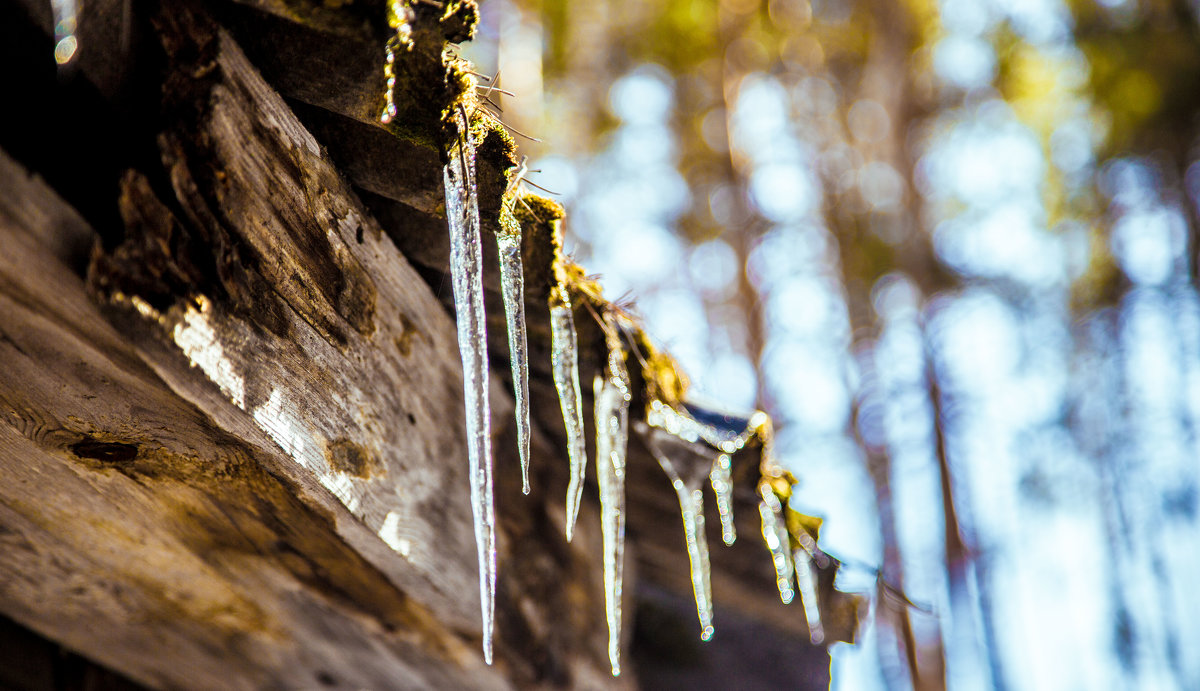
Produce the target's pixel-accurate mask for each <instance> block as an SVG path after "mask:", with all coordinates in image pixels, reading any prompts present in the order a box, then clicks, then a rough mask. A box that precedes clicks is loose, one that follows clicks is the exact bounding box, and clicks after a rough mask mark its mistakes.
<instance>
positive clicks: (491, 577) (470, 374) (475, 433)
mask: <svg viewBox="0 0 1200 691" xmlns="http://www.w3.org/2000/svg"><path fill="white" fill-rule="evenodd" d="M459 113H460V117H459V122H458V126H459V132H460V133H461V134H460V135H459V140H458V143H457V144H456V145H455V146H454V147H453V149H451V151H450V162H449V163H448V164H447V165H446V167H445V170H444V182H445V186H446V219H447V222H448V224H449V226H450V273H451V276H452V277H453V283H454V309H455V312H456V314H457V322H458V351H459V355H461V356H462V364H463V396H464V399H465V408H466V415H467V419H466V424H467V455H468V458H469V460H470V479H471V512H472V514H473V515H474V518H475V544H476V548H477V552H478V557H479V601H480V602H479V604H480V609H481V610H482V616H483V657H484V660H485V661H486V662H487V663H488V664H489V665H490V664H491V663H492V632H493V628H494V624H493V621H494V614H495V602H496V516H495V509H494V506H493V504H492V449H491V433H490V430H489V427H490V417H491V411H490V409H489V406H488V398H487V384H488V361H487V333H486V328H487V327H486V314H485V313H484V309H483V274H482V267H481V265H480V255H481V246H480V239H479V204H478V200H477V198H476V187H475V148H474V145H473V144H472V142H471V138H470V134H469V130H468V119H467V117H466V113H465V112H463V111H461V110H460V112H459Z"/></svg>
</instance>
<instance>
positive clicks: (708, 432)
mask: <svg viewBox="0 0 1200 691" xmlns="http://www.w3.org/2000/svg"><path fill="white" fill-rule="evenodd" d="M401 35H402V34H401ZM401 46H403V43H402V42H399V41H398V42H397V44H396V45H393V44H392V43H391V42H389V49H388V56H389V61H388V72H389V74H388V77H389V84H388V85H389V87H391V86H392V83H393V81H392V80H393V79H394V75H393V74H392V72H391V65H392V61H393V60H394V52H393V51H394V50H395V49H397V48H399V47H401ZM390 92H391V89H390V88H389V94H388V96H389V98H388V99H387V104H386V106H385V110H384V113H383V115H382V117H381V120H383V121H384V122H385V123H386V122H388V121H390V119H391V118H392V116H393V115H394V114H395V108H394V104H393V103H392V100H391V93H390ZM470 119H471V118H470V115H469V114H468V112H467V111H466V109H465V108H463V107H462V106H459V107H458V110H457V112H456V113H455V120H456V125H457V129H458V132H459V137H458V140H457V141H456V142H455V143H454V145H453V146H452V147H451V150H450V151H449V155H448V162H447V163H446V166H445V170H444V182H445V193H446V217H447V223H448V226H449V233H450V271H451V276H452V283H453V290H454V304H455V310H456V313H457V326H458V344H459V351H460V355H461V358H462V364H463V393H464V399H465V406H464V407H465V410H466V428H467V438H468V458H469V464H470V484H471V509H472V513H473V516H474V526H475V538H476V545H477V552H478V558H479V593H480V606H481V613H482V624H483V626H482V628H483V651H484V659H485V660H486V661H487V662H488V664H491V661H492V640H493V632H494V621H495V616H494V615H495V597H496V595H495V593H496V547H495V545H496V528H495V510H494V505H493V498H492V485H493V481H492V450H491V433H490V429H489V426H490V410H489V404H488V399H487V390H488V386H487V383H488V376H489V372H488V353H487V334H486V324H485V321H486V315H485V313H484V299H483V298H484V296H483V278H482V266H481V256H482V246H481V234H480V216H479V206H478V202H477V196H476V180H475V142H474V141H473V140H472V136H473V135H472V128H471V121H470ZM520 179H521V172H520V171H518V172H517V174H515V175H513V176H512V177H511V179H510V184H509V186H508V189H507V190H506V192H505V194H504V197H503V200H502V205H501V210H500V230H499V232H498V233H497V234H496V241H497V249H498V251H499V257H500V276H501V292H502V297H503V300H504V308H505V313H506V316H507V326H508V343H509V349H510V356H511V366H512V380H513V393H514V397H515V400H516V406H515V410H516V422H517V432H518V435H517V437H518V445H519V450H520V458H521V473H522V481H523V482H522V485H523V488H524V491H525V493H526V494H528V493H529V435H530V431H529V424H530V423H529V375H528V361H527V358H528V356H527V343H526V338H527V337H526V328H525V313H524V310H525V303H524V285H523V282H524V278H523V276H524V272H523V269H522V265H521V261H522V260H521V237H522V232H521V227H520V224H519V223H518V221H517V219H516V217H515V215H514V214H513V204H514V203H516V201H517V200H518V199H519V195H520V193H521V190H520V189H519V187H520V184H519V183H520ZM549 311H550V325H551V361H552V362H551V364H552V371H553V377H554V384H555V387H556V389H557V391H558V396H559V402H560V406H561V409H562V415H563V422H564V427H565V430H566V437H567V455H568V459H569V462H570V482H569V486H568V489H567V497H566V526H565V532H566V538H567V540H568V541H570V540H571V538H572V537H573V535H574V529H575V523H576V519H577V518H578V515H579V506H580V503H581V499H582V495H583V485H584V471H585V469H586V467H587V452H586V442H585V439H584V419H583V418H584V414H583V407H582V397H581V394H580V383H579V357H578V344H577V335H576V331H575V322H574V309H573V306H572V303H571V294H570V286H569V284H568V283H567V281H566V280H563V279H561V278H560V281H559V283H558V285H556V286H554V287H553V288H552V290H551V292H550V296H549ZM598 320H599V321H600V326H601V329H602V331H603V332H604V334H605V339H606V345H607V351H608V358H607V362H606V363H604V366H603V367H602V369H601V371H600V372H599V373H598V374H597V375H596V377H595V379H594V381H593V397H594V415H595V429H596V454H597V459H596V478H597V484H598V486H599V490H600V506H601V530H602V537H603V551H604V553H603V565H604V588H605V613H606V618H607V620H608V632H609V639H608V653H609V660H610V662H611V665H612V673H613V675H614V676H616V675H618V674H620V669H621V666H620V637H621V596H622V572H623V568H624V551H625V550H624V539H625V460H626V451H627V447H628V441H629V405H630V402H631V401H632V398H633V396H632V391H631V385H630V378H629V372H628V370H627V367H626V360H627V350H626V348H625V345H624V343H625V340H624V339H623V336H624V337H625V338H626V339H628V338H629V328H630V327H631V325H630V324H629V323H628V321H627V319H626V318H625V317H624V315H619V314H614V313H611V312H605V313H604V314H603V316H598ZM630 342H631V343H632V341H630ZM635 430H636V431H637V433H638V435H639V436H640V437H641V439H642V440H643V441H644V443H645V445H646V447H647V448H648V449H649V450H650V452H651V453H652V455H653V456H654V457H655V459H656V460H657V461H658V463H659V465H660V466H661V467H662V469H663V472H664V473H666V475H667V477H668V478H669V479H670V481H671V484H672V486H673V487H674V489H675V492H676V495H677V496H678V499H679V507H680V515H681V517H682V521H683V529H684V538H685V542H686V544H687V553H688V561H689V564H690V572H691V582H692V589H693V592H694V594H695V600H696V613H697V616H698V618H699V622H700V638H701V639H702V640H709V639H710V638H711V637H712V635H713V632H714V629H713V603H712V586H711V575H710V566H709V555H708V545H707V542H706V539H705V532H704V494H703V486H704V484H705V480H707V481H708V483H709V484H710V485H711V487H712V490H713V493H714V494H715V496H716V504H717V512H718V515H719V516H720V521H721V535H722V538H723V540H724V542H725V544H726V545H731V544H733V542H734V540H735V539H736V532H735V530H734V523H733V498H732V492H733V481H732V477H731V459H732V456H733V454H735V453H736V452H738V451H739V450H741V449H742V448H743V447H744V446H745V445H746V444H747V443H748V442H749V441H750V440H751V439H753V438H755V437H758V438H759V439H760V441H761V442H762V443H763V468H764V471H765V472H764V478H763V482H762V483H761V484H760V486H759V494H760V497H761V502H760V506H759V512H760V515H761V519H762V535H763V538H764V540H765V542H766V544H767V547H768V549H769V550H770V553H771V557H772V560H773V562H774V566H775V571H776V574H777V581H778V586H779V592H780V597H781V598H782V599H783V601H784V602H785V603H787V602H790V601H791V600H792V599H793V598H794V595H795V592H794V591H793V589H792V585H791V584H792V582H793V578H794V577H795V580H796V582H797V586H798V587H799V589H800V592H801V596H802V598H803V601H805V602H807V603H814V604H812V605H810V606H808V607H806V615H807V618H808V620H809V623H810V631H811V632H812V638H813V641H814V642H819V641H820V640H821V639H822V634H821V628H820V619H819V614H816V612H817V607H816V606H815V602H816V600H815V597H816V595H815V593H816V590H815V583H816V581H815V578H816V570H815V569H813V568H809V566H810V564H812V559H813V558H814V555H821V552H820V551H819V550H817V549H815V542H813V541H812V539H811V538H809V543H811V547H810V545H808V544H805V543H804V541H803V539H802V538H793V537H792V536H791V535H790V534H789V530H788V526H787V523H786V519H785V509H784V505H783V503H782V502H781V500H780V496H781V493H779V492H777V490H776V488H775V486H776V485H777V484H778V483H779V482H781V481H783V482H787V480H786V479H785V478H786V477H787V476H786V473H783V472H782V471H778V472H776V469H777V466H775V465H774V462H773V457H772V455H771V448H770V446H771V441H770V437H771V434H770V421H769V419H768V418H767V416H766V415H765V414H763V413H761V412H758V413H755V414H754V415H753V416H751V417H750V418H749V419H745V418H736V417H730V416H725V415H720V414H714V413H711V412H709V411H705V410H703V409H702V408H699V407H696V406H691V405H688V404H684V403H680V404H677V405H670V404H668V403H666V402H663V401H661V400H657V399H654V400H651V401H650V402H649V404H648V406H647V408H646V411H645V420H644V421H638V422H637V423H636V424H635ZM788 494H790V489H789V490H788V491H787V492H786V493H783V496H784V498H785V499H786V496H787V495H788ZM803 537H808V535H807V534H805V535H804V536H803ZM793 542H796V543H797V544H798V545H799V546H798V547H796V548H795V549H794V550H793V549H792V547H793Z"/></svg>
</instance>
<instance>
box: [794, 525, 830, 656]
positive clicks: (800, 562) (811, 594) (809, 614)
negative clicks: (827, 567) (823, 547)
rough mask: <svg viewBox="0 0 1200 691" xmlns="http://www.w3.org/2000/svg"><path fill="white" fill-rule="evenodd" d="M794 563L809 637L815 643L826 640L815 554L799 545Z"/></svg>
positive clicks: (818, 643)
mask: <svg viewBox="0 0 1200 691" xmlns="http://www.w3.org/2000/svg"><path fill="white" fill-rule="evenodd" d="M792 563H793V564H795V567H796V588H797V590H799V591H800V606H801V607H803V608H804V618H805V619H807V620H808V637H809V640H811V641H812V643H813V645H820V644H821V643H822V642H823V641H824V640H825V628H824V627H823V626H822V625H821V604H820V602H819V601H818V600H817V570H816V565H815V564H814V563H813V555H812V554H810V553H809V551H808V550H806V549H804V548H802V547H798V548H796V549H795V550H794V551H793V552H792Z"/></svg>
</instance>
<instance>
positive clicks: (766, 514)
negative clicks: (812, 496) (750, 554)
mask: <svg viewBox="0 0 1200 691" xmlns="http://www.w3.org/2000/svg"><path fill="white" fill-rule="evenodd" d="M758 494H759V496H760V497H762V501H761V502H759V504H758V515H759V516H760V517H761V518H762V536H763V541H765V542H766V543H767V549H769V550H771V561H772V562H773V563H774V565H775V585H776V586H778V587H779V599H781V600H783V603H784V604H785V605H786V604H788V603H790V602H791V601H792V598H793V597H795V596H796V592H795V591H794V590H792V574H793V573H794V572H795V570H794V568H793V566H792V553H791V550H790V549H788V547H789V544H788V540H789V538H788V532H787V526H786V524H785V523H784V518H783V505H782V504H780V503H779V497H777V496H775V491H774V490H772V489H771V486H770V485H768V484H767V483H765V482H764V483H763V484H761V485H759V486H758Z"/></svg>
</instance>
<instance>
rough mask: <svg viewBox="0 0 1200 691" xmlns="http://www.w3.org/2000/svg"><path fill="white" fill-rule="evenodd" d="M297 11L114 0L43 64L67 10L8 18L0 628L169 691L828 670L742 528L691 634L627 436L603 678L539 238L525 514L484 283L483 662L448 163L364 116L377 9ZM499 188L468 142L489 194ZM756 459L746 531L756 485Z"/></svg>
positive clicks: (665, 490)
mask: <svg viewBox="0 0 1200 691" xmlns="http://www.w3.org/2000/svg"><path fill="white" fill-rule="evenodd" d="M126 8H130V13H129V14H125V10H126ZM305 8H308V5H307V4H305V5H303V6H301V5H297V4H292V3H270V2H247V3H212V4H211V5H206V6H200V5H195V6H193V5H191V4H181V5H175V4H171V7H169V8H167V10H166V11H160V10H158V9H157V8H151V7H143V6H142V4H141V3H133V4H132V5H128V4H127V3H123V2H118V1H112V2H106V1H104V0H97V1H96V2H91V3H87V4H86V5H84V6H83V11H82V14H81V15H80V17H79V41H80V42H79V45H80V50H79V54H78V55H77V56H76V59H75V61H74V63H73V64H72V65H71V66H69V69H68V70H67V71H66V72H64V73H60V74H57V75H56V74H55V71H54V67H53V64H52V57H51V50H50V47H51V46H52V41H51V40H50V38H49V37H50V36H51V35H52V32H51V27H52V23H53V20H52V17H51V15H50V8H49V4H48V3H35V2H32V1H30V2H26V3H15V4H14V3H11V2H10V3H4V4H3V18H2V20H0V24H3V25H4V29H3V31H4V32H5V35H4V38H5V39H8V40H5V41H4V42H3V45H4V47H3V48H2V49H0V50H3V51H5V53H4V57H5V60H6V64H9V65H12V64H21V65H30V69H29V71H28V74H25V75H9V76H6V77H4V78H5V79H6V80H10V81H9V82H6V83H5V87H6V91H5V93H6V94H9V95H11V96H12V99H11V100H10V103H13V104H15V106H14V107H16V108H18V109H20V108H22V107H24V106H25V105H27V106H28V107H27V110H26V111H25V112H24V114H23V117H24V121H23V122H24V125H25V126H24V127H22V128H16V127H12V128H9V127H6V128H5V131H4V132H3V137H2V139H0V145H2V146H3V149H4V152H3V153H0V248H2V251H0V363H2V365H0V367H2V369H0V417H3V420H4V424H2V425H0V611H2V613H3V614H4V615H5V616H6V617H8V618H10V619H12V620H14V621H15V622H17V623H18V624H20V625H21V626H22V627H24V628H26V629H28V630H31V631H33V632H36V633H37V634H38V635H40V636H42V637H44V638H46V639H48V640H50V641H53V642H55V643H56V644H59V645H62V646H64V647H65V648H67V649H70V650H73V651H76V652H77V653H78V654H80V655H82V656H83V657H84V658H86V659H87V660H90V661H91V663H94V664H96V665H100V666H103V667H107V668H108V669H110V670H112V671H114V672H115V673H117V674H118V675H120V676H121V677H123V678H124V679H126V680H128V681H129V683H131V684H140V685H144V686H148V687H155V688H311V687H314V686H330V687H344V688H375V689H382V688H493V687H531V686H553V687H558V686H575V687H612V686H623V685H624V686H628V685H634V684H638V683H643V684H654V683H659V682H671V681H673V682H678V683H684V682H687V681H689V680H696V679H705V680H708V681H709V682H711V683H718V684H719V683H721V679H723V678H724V679H727V680H733V679H737V680H739V681H741V682H743V688H745V687H747V686H748V685H749V686H752V685H754V684H763V685H766V684H770V683H794V680H795V679H797V678H801V677H802V676H805V675H808V676H810V677H811V676H813V675H814V674H815V683H816V684H817V685H818V686H819V685H820V683H821V678H822V676H823V675H825V674H827V671H825V669H824V667H825V666H826V665H827V657H825V655H824V652H823V651H819V650H816V649H813V648H811V647H809V646H808V645H807V643H806V642H805V641H806V639H807V636H806V628H805V624H804V622H803V616H802V614H801V613H800V612H799V611H798V610H795V609H789V608H786V607H784V606H782V605H781V604H780V603H779V600H778V596H777V594H776V592H775V589H774V586H773V574H772V571H771V566H770V562H769V559H767V558H766V556H765V550H764V548H763V547H762V545H761V543H760V542H759V541H757V540H753V539H743V540H740V541H739V542H738V543H737V544H736V545H735V546H733V547H729V548H726V547H723V546H714V548H713V550H712V555H713V563H714V574H713V594H714V597H715V600H716V603H717V612H716V625H717V637H716V639H715V640H714V641H712V642H711V643H708V644H704V645H701V644H700V643H699V641H698V640H697V636H696V632H695V614H694V612H693V611H692V605H691V602H690V598H691V584H690V581H689V580H688V573H687V568H686V555H685V552H684V547H683V540H682V537H681V532H680V529H679V515H678V505H677V504H676V499H675V496H674V493H673V492H672V490H671V487H670V485H669V483H668V482H667V480H666V479H665V477H664V476H663V475H662V472H661V470H660V469H659V468H658V466H657V464H656V463H655V462H654V460H653V459H652V458H651V457H650V456H649V455H648V454H647V453H646V451H645V450H644V449H642V448H640V447H639V446H638V444H637V443H636V442H634V443H633V444H632V445H631V447H630V460H629V463H630V466H629V478H628V488H629V517H628V523H627V526H628V527H627V529H628V532H629V537H630V541H631V542H630V545H629V550H630V557H629V562H628V563H627V567H626V569H627V575H626V588H625V593H626V599H627V603H626V611H627V612H628V613H629V614H627V617H628V618H629V619H630V620H631V621H630V622H629V626H627V628H626V633H627V639H628V640H627V648H628V649H629V652H630V653H631V655H632V660H631V662H630V664H628V665H627V667H626V671H625V673H624V674H623V675H622V676H621V677H620V678H619V679H612V677H611V676H610V675H609V673H608V668H607V654H606V642H605V641H606V639H605V633H604V604H603V594H602V584H601V568H600V539H599V518H598V515H597V510H596V498H595V494H596V492H595V487H594V485H593V484H592V483H591V482H590V481H589V486H588V489H587V490H586V491H585V497H586V501H587V502H588V503H586V504H585V506H584V508H583V510H582V512H581V517H580V522H579V527H578V530H577V535H576V538H575V540H574V541H573V542H572V543H570V544H567V543H566V542H565V541H564V539H563V537H562V528H563V521H564V511H563V506H562V497H563V495H564V492H565V488H566V484H567V469H566V458H565V452H564V451H563V449H564V448H565V447H564V443H563V438H562V437H563V428H562V418H561V417H560V415H559V412H558V406H557V401H556V399H555V395H554V387H553V383H552V381H551V378H550V373H549V355H548V353H549V327H548V315H547V314H546V308H545V298H544V296H545V291H546V287H547V285H548V283H549V280H550V278H549V276H547V275H544V273H543V274H542V275H539V274H538V273H537V271H536V267H539V266H542V267H544V266H546V265H547V262H545V261H537V256H536V255H537V253H538V252H539V251H544V250H543V249H540V247H541V245H539V244H538V239H537V235H536V233H532V234H531V239H529V240H528V241H527V245H528V246H527V259H528V260H530V261H528V262H527V265H528V266H531V267H535V270H534V271H532V272H531V274H530V275H529V276H528V277H527V283H526V285H527V291H528V294H527V298H528V301H527V306H526V309H527V313H528V314H529V317H530V322H531V323H530V357H531V361H530V365H531V373H532V378H533V381H532V382H531V385H532V393H533V404H534V405H533V412H534V437H533V450H532V461H533V473H532V475H533V477H532V480H533V491H532V494H531V495H529V496H524V495H522V494H521V491H520V484H521V481H520V471H519V467H518V459H517V453H516V444H515V441H514V438H513V437H514V431H513V424H512V421H511V408H512V405H513V403H512V399H511V394H510V393H509V391H510V390H509V388H508V387H507V385H506V383H505V381H504V380H503V377H505V376H507V366H506V364H505V363H506V362H507V356H508V350H507V343H506V340H505V335H504V330H503V327H502V324H503V312H502V310H501V309H500V307H499V299H498V298H497V297H495V293H496V289H497V287H498V279H497V277H496V275H495V274H494V273H493V274H488V275H486V276H485V283H487V287H488V290H489V306H488V311H489V320H490V324H489V326H490V327H491V328H490V331H489V346H490V350H491V353H492V361H493V368H492V369H493V381H492V386H491V405H492V412H493V429H494V434H495V441H494V447H495V449H496V475H497V483H498V484H497V491H496V501H497V509H498V514H499V515H498V529H499V558H498V561H499V577H500V582H499V587H498V591H499V596H498V601H497V650H496V659H497V661H496V664H495V665H494V666H492V667H488V666H486V665H484V663H483V659H482V657H481V656H480V654H479V651H478V642H479V635H480V630H479V621H478V612H479V604H478V590H477V588H476V584H475V578H476V559H475V548H474V542H473V538H472V535H471V523H470V506H469V504H468V502H467V477H466V448H465V443H464V430H463V422H462V420H463V413H462V405H463V404H462V400H461V398H462V383H461V376H462V375H461V367H460V364H459V360H458V354H457V351H456V346H455V332H454V321H453V310H452V309H449V310H448V305H449V303H450V295H449V293H450V290H449V281H448V279H447V278H446V277H445V274H446V272H447V266H446V262H447V254H448V249H447V248H448V244H447V241H446V237H445V235H446V234H445V222H444V218H443V217H442V215H441V214H442V211H441V208H440V206H439V204H440V199H441V197H442V190H441V173H440V170H441V168H440V166H441V162H440V157H439V153H438V151H437V148H436V146H435V145H434V144H432V143H431V142H429V141H423V140H421V138H420V137H398V136H396V135H395V134H394V133H391V132H388V131H387V130H385V129H384V128H383V127H382V126H380V125H379V124H378V121H377V116H378V109H379V104H380V102H381V100H380V99H381V95H382V93H383V75H382V69H381V63H382V38H381V37H382V32H383V31H384V30H385V29H384V28H381V26H380V25H379V21H376V22H375V23H372V21H371V20H370V18H371V17H375V16H382V8H380V7H378V6H377V5H374V4H372V3H364V4H362V5H361V6H359V5H358V4H356V5H355V6H354V7H352V8H349V9H343V10H332V9H325V8H308V9H305ZM46 61H50V64H49V65H48V66H47V65H45V64H44V63H45V62H46ZM63 109H66V110H63ZM502 168H503V161H502V160H501V159H498V158H496V156H495V155H493V156H491V157H489V155H487V152H486V151H485V152H483V153H481V167H480V173H479V177H480V186H481V189H480V204H481V206H487V205H489V204H490V205H491V208H495V206H496V204H497V203H498V200H499V196H500V192H501V191H502V189H503V176H502ZM486 222H494V216H493V217H492V218H491V219H490V220H489V219H488V218H487V217H486V216H485V223H486ZM543 240H544V238H543ZM485 247H487V248H488V249H489V250H490V251H491V252H494V245H490V244H488V243H485ZM487 265H488V266H492V267H494V266H495V262H494V261H488V262H487ZM493 299H494V300H493ZM580 327H581V333H580V337H581V339H582V341H583V342H584V343H598V342H601V341H602V340H603V337H602V336H601V335H600V333H599V331H598V330H597V329H595V327H594V326H593V325H588V324H585V323H584V322H583V320H582V319H581V320H580ZM598 352H601V351H599V350H597V349H596V348H588V347H585V348H584V349H583V352H582V356H583V358H584V362H583V369H584V379H585V381H589V382H590V380H591V373H592V372H593V371H594V370H595V367H596V362H597V353H598ZM739 466H740V469H741V471H742V472H741V475H740V476H737V477H736V479H737V482H738V492H737V494H736V497H737V499H738V503H737V506H736V508H735V511H736V514H737V517H738V531H739V534H741V535H742V536H744V537H753V536H754V535H755V534H756V533H757V531H758V530H759V527H758V522H757V511H756V508H755V505H754V485H755V477H754V473H756V472H757V469H756V467H755V465H754V463H752V462H746V463H740V464H739ZM589 472H590V471H589ZM589 477H590V476H589ZM709 530H710V533H711V534H712V540H711V542H712V544H714V545H720V539H719V525H717V522H716V521H715V520H714V521H710V523H709ZM814 670H815V671H814ZM3 678H4V677H3V676H0V679H3ZM730 683H732V681H730Z"/></svg>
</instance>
